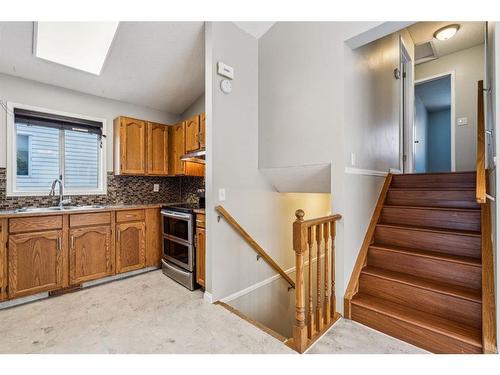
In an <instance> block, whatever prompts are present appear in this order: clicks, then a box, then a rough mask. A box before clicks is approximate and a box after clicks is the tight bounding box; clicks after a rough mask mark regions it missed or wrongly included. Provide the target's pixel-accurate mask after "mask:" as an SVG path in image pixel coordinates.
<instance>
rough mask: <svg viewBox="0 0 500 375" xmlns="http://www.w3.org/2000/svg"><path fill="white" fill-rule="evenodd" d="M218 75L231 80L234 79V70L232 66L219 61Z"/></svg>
mask: <svg viewBox="0 0 500 375" xmlns="http://www.w3.org/2000/svg"><path fill="white" fill-rule="evenodd" d="M217 73H218V74H219V75H221V76H223V77H226V78H229V79H233V78H234V68H233V67H232V66H229V65H227V64H224V63H223V62H222V61H219V62H218V63H217Z"/></svg>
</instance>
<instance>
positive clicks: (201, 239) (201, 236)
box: [196, 228, 207, 288]
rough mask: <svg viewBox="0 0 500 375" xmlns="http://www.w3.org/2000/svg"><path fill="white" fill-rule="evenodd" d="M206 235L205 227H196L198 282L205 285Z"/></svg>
mask: <svg viewBox="0 0 500 375" xmlns="http://www.w3.org/2000/svg"><path fill="white" fill-rule="evenodd" d="M206 241H207V240H206V235H205V229H204V228H196V282H197V283H198V284H200V285H201V286H202V287H203V288H204V287H205V268H206V256H205V255H206Z"/></svg>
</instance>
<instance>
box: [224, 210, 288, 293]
mask: <svg viewBox="0 0 500 375" xmlns="http://www.w3.org/2000/svg"><path fill="white" fill-rule="evenodd" d="M215 210H216V211H217V212H218V213H219V214H220V215H221V216H222V217H223V218H224V219H226V221H227V222H228V223H229V224H230V225H231V226H232V227H233V228H234V230H236V232H238V233H239V234H240V235H241V237H243V239H244V240H245V241H246V242H247V243H248V244H249V245H250V247H251V248H252V249H254V250H255V252H256V253H257V254H259V255H260V256H261V257H262V259H264V260H265V261H266V262H267V264H269V265H270V266H271V267H272V268H273V269H274V270H275V271H276V272H278V273H279V274H280V275H281V276H282V277H283V278H284V279H285V280H286V281H287V282H288V284H290V286H291V287H292V288H295V282H294V281H293V280H292V279H291V278H290V276H288V274H287V273H286V272H285V271H284V270H283V269H282V268H281V267H280V266H279V265H278V263H276V262H275V261H274V260H273V258H271V257H270V256H269V254H267V253H266V251H265V250H264V249H263V248H262V247H261V246H260V245H259V244H258V243H257V242H256V241H255V240H254V239H253V238H252V236H250V235H249V234H248V233H247V231H245V230H244V229H243V228H242V227H241V225H240V224H238V222H237V221H236V219H235V218H234V217H232V216H231V214H230V213H229V212H227V211H226V210H225V209H224V207H222V206H217V207H215Z"/></svg>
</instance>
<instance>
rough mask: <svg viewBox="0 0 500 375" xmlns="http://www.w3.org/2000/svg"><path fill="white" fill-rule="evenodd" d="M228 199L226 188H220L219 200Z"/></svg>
mask: <svg viewBox="0 0 500 375" xmlns="http://www.w3.org/2000/svg"><path fill="white" fill-rule="evenodd" d="M225 200H226V189H224V188H222V189H219V202H224V201H225Z"/></svg>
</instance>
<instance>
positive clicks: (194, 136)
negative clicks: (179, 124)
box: [185, 115, 200, 152]
mask: <svg viewBox="0 0 500 375" xmlns="http://www.w3.org/2000/svg"><path fill="white" fill-rule="evenodd" d="M185 123H186V139H185V143H186V152H193V151H197V150H199V149H200V116H199V115H196V116H193V117H191V118H189V119H187V120H186V121H185Z"/></svg>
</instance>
